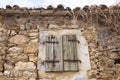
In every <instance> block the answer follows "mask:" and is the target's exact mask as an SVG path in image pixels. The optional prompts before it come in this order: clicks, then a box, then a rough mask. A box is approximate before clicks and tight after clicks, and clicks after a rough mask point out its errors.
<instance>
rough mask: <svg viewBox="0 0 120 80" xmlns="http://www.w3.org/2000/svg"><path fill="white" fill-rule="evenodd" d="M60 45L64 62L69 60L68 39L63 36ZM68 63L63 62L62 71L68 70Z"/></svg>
mask: <svg viewBox="0 0 120 80" xmlns="http://www.w3.org/2000/svg"><path fill="white" fill-rule="evenodd" d="M62 44H63V46H62V47H63V57H64V60H69V45H68V44H69V43H68V37H67V36H66V35H65V36H63V37H62ZM69 67H70V65H69V63H68V62H65V61H64V71H67V70H69Z"/></svg>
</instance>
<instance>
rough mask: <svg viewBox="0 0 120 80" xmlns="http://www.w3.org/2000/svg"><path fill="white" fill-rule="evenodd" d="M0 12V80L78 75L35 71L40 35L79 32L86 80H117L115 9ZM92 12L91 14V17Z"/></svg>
mask: <svg viewBox="0 0 120 80" xmlns="http://www.w3.org/2000/svg"><path fill="white" fill-rule="evenodd" d="M6 8H7V9H1V10H0V80H70V79H71V80H72V78H71V76H76V77H77V75H78V74H80V72H62V73H46V72H44V71H39V70H38V69H37V67H38V60H39V59H38V55H39V41H40V38H39V36H40V32H41V31H51V30H53V31H57V30H69V29H74V30H80V31H81V33H82V35H83V36H84V37H85V38H86V40H87V42H88V49H89V55H90V63H91V69H90V70H89V71H88V72H87V80H120V74H119V73H120V61H119V60H117V59H120V49H119V48H120V33H119V29H120V28H119V27H120V22H119V19H120V17H119V16H118V15H119V14H120V11H119V7H117V9H116V6H115V7H112V8H111V7H110V8H107V7H105V6H98V7H95V6H91V7H89V6H85V7H84V8H83V9H80V8H75V9H74V10H71V9H69V8H67V9H64V7H62V6H61V5H58V7H57V8H52V7H50V6H49V7H48V8H47V9H44V8H40V9H26V8H19V7H16V6H14V7H13V8H11V7H9V6H7V7H6ZM91 11H92V13H91Z"/></svg>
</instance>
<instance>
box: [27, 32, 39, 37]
mask: <svg viewBox="0 0 120 80" xmlns="http://www.w3.org/2000/svg"><path fill="white" fill-rule="evenodd" d="M28 35H29V36H33V37H38V33H37V32H31V33H29V34H28Z"/></svg>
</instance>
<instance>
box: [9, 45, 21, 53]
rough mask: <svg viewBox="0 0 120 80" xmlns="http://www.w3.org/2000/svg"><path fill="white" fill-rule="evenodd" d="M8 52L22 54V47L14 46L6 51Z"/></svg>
mask: <svg viewBox="0 0 120 80" xmlns="http://www.w3.org/2000/svg"><path fill="white" fill-rule="evenodd" d="M8 52H9V53H11V52H13V53H22V52H23V48H22V47H18V46H15V47H10V48H9V49H8Z"/></svg>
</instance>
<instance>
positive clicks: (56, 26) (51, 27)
mask: <svg viewBox="0 0 120 80" xmlns="http://www.w3.org/2000/svg"><path fill="white" fill-rule="evenodd" d="M58 28H59V26H58V25H54V24H50V25H49V29H58Z"/></svg>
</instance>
